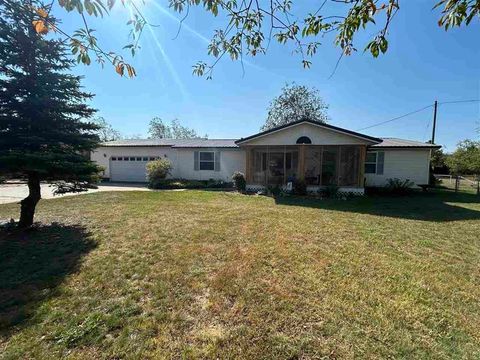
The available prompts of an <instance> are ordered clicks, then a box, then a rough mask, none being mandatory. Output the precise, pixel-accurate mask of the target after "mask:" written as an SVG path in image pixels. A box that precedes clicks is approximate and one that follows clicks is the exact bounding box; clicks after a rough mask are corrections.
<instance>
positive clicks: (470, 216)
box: [275, 190, 480, 222]
mask: <svg viewBox="0 0 480 360" xmlns="http://www.w3.org/2000/svg"><path fill="white" fill-rule="evenodd" d="M275 202H276V204H278V205H292V206H304V207H311V208H316V209H325V210H336V211H345V212H353V213H361V214H369V215H378V216H388V217H393V218H402V219H411V220H423V221H439V222H442V221H458V220H479V219H480V211H479V210H474V209H469V208H467V207H468V205H467V204H480V197H479V196H478V195H475V194H472V193H465V192H463V193H462V192H460V193H455V192H452V191H445V190H434V191H430V192H427V193H421V192H418V193H413V194H410V195H406V196H387V195H373V196H364V197H359V198H354V199H349V200H345V201H344V200H330V199H326V200H321V199H315V198H298V197H277V198H276V199H275ZM453 203H456V204H453ZM459 204H466V205H467V207H463V206H459Z"/></svg>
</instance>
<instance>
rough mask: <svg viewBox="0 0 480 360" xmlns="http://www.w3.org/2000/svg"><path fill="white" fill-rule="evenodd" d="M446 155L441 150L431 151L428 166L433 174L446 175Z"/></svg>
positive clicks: (447, 171)
mask: <svg viewBox="0 0 480 360" xmlns="http://www.w3.org/2000/svg"><path fill="white" fill-rule="evenodd" d="M447 158H448V155H447V154H445V153H444V152H443V150H442V149H433V150H432V156H431V160H430V165H431V167H432V169H433V173H435V174H448V173H449V168H448V166H447Z"/></svg>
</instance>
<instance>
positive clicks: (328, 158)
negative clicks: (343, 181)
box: [322, 146, 338, 185]
mask: <svg viewBox="0 0 480 360" xmlns="http://www.w3.org/2000/svg"><path fill="white" fill-rule="evenodd" d="M337 162H338V147H337V146H325V147H324V148H323V156H322V185H334V184H335V185H338V184H337V170H338V169H337Z"/></svg>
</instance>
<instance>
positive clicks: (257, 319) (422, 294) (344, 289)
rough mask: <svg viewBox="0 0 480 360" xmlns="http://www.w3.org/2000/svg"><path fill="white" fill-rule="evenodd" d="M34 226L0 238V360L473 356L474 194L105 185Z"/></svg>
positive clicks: (60, 205) (8, 209)
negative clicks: (326, 193)
mask: <svg viewBox="0 0 480 360" xmlns="http://www.w3.org/2000/svg"><path fill="white" fill-rule="evenodd" d="M17 216H18V205H16V204H9V205H0V219H2V218H3V219H6V218H10V217H17ZM37 220H39V221H41V222H42V223H44V224H45V225H44V226H42V227H40V228H38V229H36V230H34V231H31V232H29V233H25V234H22V235H8V236H7V235H5V234H1V235H0V358H4V359H18V358H44V359H52V358H60V357H68V358H72V359H90V358H105V359H126V358H136V359H147V358H167V359H169V358H219V359H226V358H232V359H233V358H251V359H272V358H281V359H296V358H368V359H372V358H392V357H393V358H405V359H412V358H422V359H428V358H432V359H451V358H457V359H460V358H462V359H468V358H470V359H479V358H480V331H479V329H480V265H479V264H480V203H479V198H478V197H477V196H476V195H474V194H473V193H459V194H453V193H451V192H446V191H444V192H437V193H427V194H417V195H413V196H410V197H404V198H386V197H382V198H359V199H354V200H349V201H341V200H336V201H334V200H329V201H318V200H302V199H295V198H280V199H278V200H277V201H275V200H274V199H272V198H267V197H257V196H244V195H239V194H235V193H224V192H208V191H184V192H170V191H164V192H105V193H95V194H87V195H82V196H77V197H69V198H60V199H53V200H42V201H41V202H40V204H39V208H38V216H37Z"/></svg>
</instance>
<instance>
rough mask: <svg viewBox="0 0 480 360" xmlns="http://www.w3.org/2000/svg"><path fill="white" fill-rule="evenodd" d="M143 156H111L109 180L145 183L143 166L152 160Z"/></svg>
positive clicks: (145, 176) (145, 177)
mask: <svg viewBox="0 0 480 360" xmlns="http://www.w3.org/2000/svg"><path fill="white" fill-rule="evenodd" d="M154 159H155V158H152V157H145V156H112V158H111V159H110V180H111V181H126V182H146V181H147V175H146V169H145V165H147V162H148V161H151V160H154Z"/></svg>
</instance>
